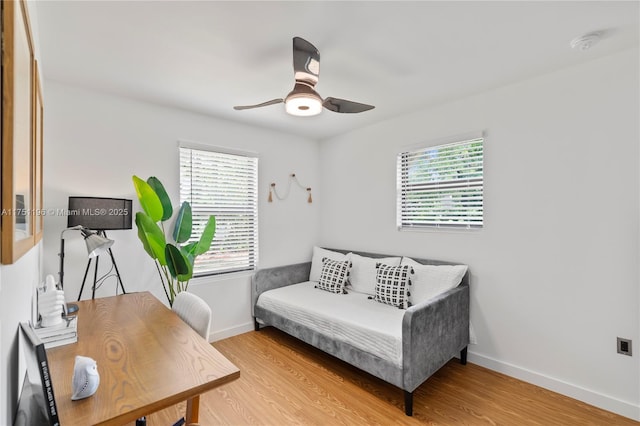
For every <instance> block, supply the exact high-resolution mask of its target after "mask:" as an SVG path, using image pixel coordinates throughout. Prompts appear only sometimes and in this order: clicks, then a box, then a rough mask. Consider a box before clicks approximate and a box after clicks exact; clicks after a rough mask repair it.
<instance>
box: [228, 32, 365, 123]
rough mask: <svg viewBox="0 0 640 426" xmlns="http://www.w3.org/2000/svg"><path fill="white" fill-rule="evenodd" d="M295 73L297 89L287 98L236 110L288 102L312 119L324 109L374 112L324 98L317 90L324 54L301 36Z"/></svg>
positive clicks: (290, 110) (290, 108) (293, 110)
mask: <svg viewBox="0 0 640 426" xmlns="http://www.w3.org/2000/svg"><path fill="white" fill-rule="evenodd" d="M293 71H294V78H295V79H296V83H295V86H294V87H293V90H292V91H291V92H290V93H289V94H288V95H287V96H286V97H285V98H284V99H282V98H278V99H272V100H270V101H267V102H263V103H261V104H256V105H242V106H234V107H233V109H235V110H243V109H252V108H261V107H265V106H269V105H275V104H279V103H282V102H284V104H285V109H286V111H287V112H288V113H289V114H291V115H299V116H310V115H317V114H320V112H321V111H322V107H325V108H326V109H328V110H330V111H333V112H340V113H349V114H352V113H357V112H364V111H368V110H370V109H373V108H374V106H373V105H366V104H361V103H358V102H353V101H348V100H345V99H339V98H325V99H324V100H323V99H322V98H321V97H320V95H319V94H318V92H316V91H315V89H314V88H315V86H316V84H318V77H319V74H320V52H318V49H316V47H315V46H314V45H313V44H311V43H309V42H308V41H306V40H305V39H302V38H300V37H294V38H293Z"/></svg>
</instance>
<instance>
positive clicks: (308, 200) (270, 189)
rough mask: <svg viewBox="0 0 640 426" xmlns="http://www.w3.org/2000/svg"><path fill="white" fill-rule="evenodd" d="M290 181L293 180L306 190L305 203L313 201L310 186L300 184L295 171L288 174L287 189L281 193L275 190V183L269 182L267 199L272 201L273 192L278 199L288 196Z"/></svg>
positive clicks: (281, 199) (284, 198)
mask: <svg viewBox="0 0 640 426" xmlns="http://www.w3.org/2000/svg"><path fill="white" fill-rule="evenodd" d="M291 182H295V183H296V185H298V187H300V189H302V190H305V191H307V193H308V194H309V196H308V197H307V203H309V204H311V203H313V198H312V197H311V187H305V186H303V185H302V184H300V182H299V181H298V178H297V177H296V174H295V173H291V174H290V175H289V181H288V183H287V191H286V192H285V193H284V194H283V195H280V194H278V191H277V190H276V184H275V183H271V185H270V186H269V198H268V199H267V201H269V202H270V203H272V202H273V195H274V194H275V196H276V198H277V199H278V200H280V201H283V200H286V199H287V198H288V197H289V193H290V192H291Z"/></svg>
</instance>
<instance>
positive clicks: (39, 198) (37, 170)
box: [32, 60, 44, 244]
mask: <svg viewBox="0 0 640 426" xmlns="http://www.w3.org/2000/svg"><path fill="white" fill-rule="evenodd" d="M33 70H34V79H33V90H34V97H33V101H34V102H33V132H34V133H33V215H32V218H33V228H34V229H33V237H34V244H37V243H38V241H40V240H41V239H42V234H43V230H44V208H43V203H44V198H43V191H42V176H43V175H42V167H43V166H42V149H43V139H44V120H43V117H44V106H43V105H42V86H41V85H40V73H39V72H38V61H35V60H34V61H33Z"/></svg>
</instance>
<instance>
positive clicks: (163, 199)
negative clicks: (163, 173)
mask: <svg viewBox="0 0 640 426" xmlns="http://www.w3.org/2000/svg"><path fill="white" fill-rule="evenodd" d="M147 183H148V184H149V186H150V187H151V188H153V190H154V191H155V193H156V195H157V196H158V198H159V199H160V203H161V204H162V218H161V219H160V220H162V221H163V222H164V221H165V220H169V219H170V218H171V216H173V205H172V204H171V199H170V198H169V195H168V194H167V191H166V190H165V189H164V186H163V185H162V182H160V180H159V179H158V178H157V177H155V176H151V177H150V178H149V179H147Z"/></svg>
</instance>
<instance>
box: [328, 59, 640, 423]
mask: <svg viewBox="0 0 640 426" xmlns="http://www.w3.org/2000/svg"><path fill="white" fill-rule="evenodd" d="M638 72H639V70H638V52H637V50H634V51H626V52H623V53H621V54H617V55H614V56H610V57H607V58H604V59H601V60H597V61H594V62H591V63H589V64H586V65H583V66H579V67H575V68H571V69H566V70H563V71H560V72H555V73H552V74H548V75H544V76H541V77H539V78H536V79H532V80H529V81H525V82H522V83H519V84H513V85H509V86H506V87H503V88H500V89H496V90H492V91H490V92H486V93H482V94H479V95H477V96H473V97H469V98H466V99H463V100H460V101H457V102H451V103H448V104H445V105H442V106H439V107H437V108H432V109H426V110H423V111H418V112H415V113H413V114H410V115H406V116H402V117H399V118H396V119H393V120H389V121H385V122H381V123H379V124H377V125H375V126H371V127H369V128H365V129H361V130H358V131H354V132H352V133H349V134H345V135H342V136H339V137H336V138H333V139H330V140H327V141H325V142H324V143H323V144H322V147H321V165H325V167H324V168H323V173H322V182H321V185H322V188H323V194H324V200H323V202H322V204H321V217H322V222H321V232H320V235H321V240H320V243H321V244H322V245H325V246H330V247H342V248H347V249H362V250H368V251H377V252H382V253H398V254H405V255H414V256H419V257H430V258H436V259H442V260H450V261H459V262H462V263H466V264H468V265H470V271H471V299H472V301H471V322H472V324H473V326H474V329H475V332H476V334H477V339H478V344H477V345H472V346H471V347H470V361H471V362H475V363H478V364H481V365H484V366H487V367H489V368H492V369H496V370H499V371H503V372H506V373H508V374H511V375H513V376H516V377H520V378H523V379H525V380H527V381H530V382H533V383H537V384H539V385H541V386H544V387H548V388H551V389H554V390H557V391H559V392H562V393H564V394H567V395H570V396H573V397H576V398H578V399H582V400H584V401H586V402H589V403H591V404H594V405H598V406H601V407H604V408H606V409H608V410H611V411H615V412H618V413H621V414H623V415H626V416H629V417H632V418H635V419H640V409H639V400H640V390H639V386H640V368H639V363H638V359H639V356H640V351H636V352H635V354H634V355H633V357H628V356H623V355H619V354H617V353H616V336H622V337H627V338H631V339H633V340H634V345H635V347H639V346H640V334H639V316H638V311H639V294H638V278H639V275H638V259H639V257H638V256H639V254H640V253H639V245H638V236H639V217H640V215H639V208H638V206H639V204H638V203H639V197H638V194H639V149H638V148H639V140H640V133H639V130H638V117H639V116H640V110H639V95H638V94H639V84H638V75H639V74H638ZM476 130H486V132H487V136H486V139H485V162H484V166H485V169H484V170H485V175H484V176H485V204H484V205H485V226H484V228H483V229H482V230H480V231H470V232H464V231H459V232H446V231H437V230H435V231H431V232H399V231H397V230H396V227H395V223H396V222H395V201H396V198H395V197H396V189H395V184H396V183H395V181H396V176H395V172H396V169H395V158H396V154H397V153H398V152H399V151H400V150H401V149H402V148H403V147H405V146H407V145H413V144H416V143H421V142H428V141H430V140H437V139H439V138H443V137H447V136H452V135H457V134H462V133H466V132H470V131H476ZM329 165H330V166H329ZM636 342H637V343H636Z"/></svg>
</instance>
